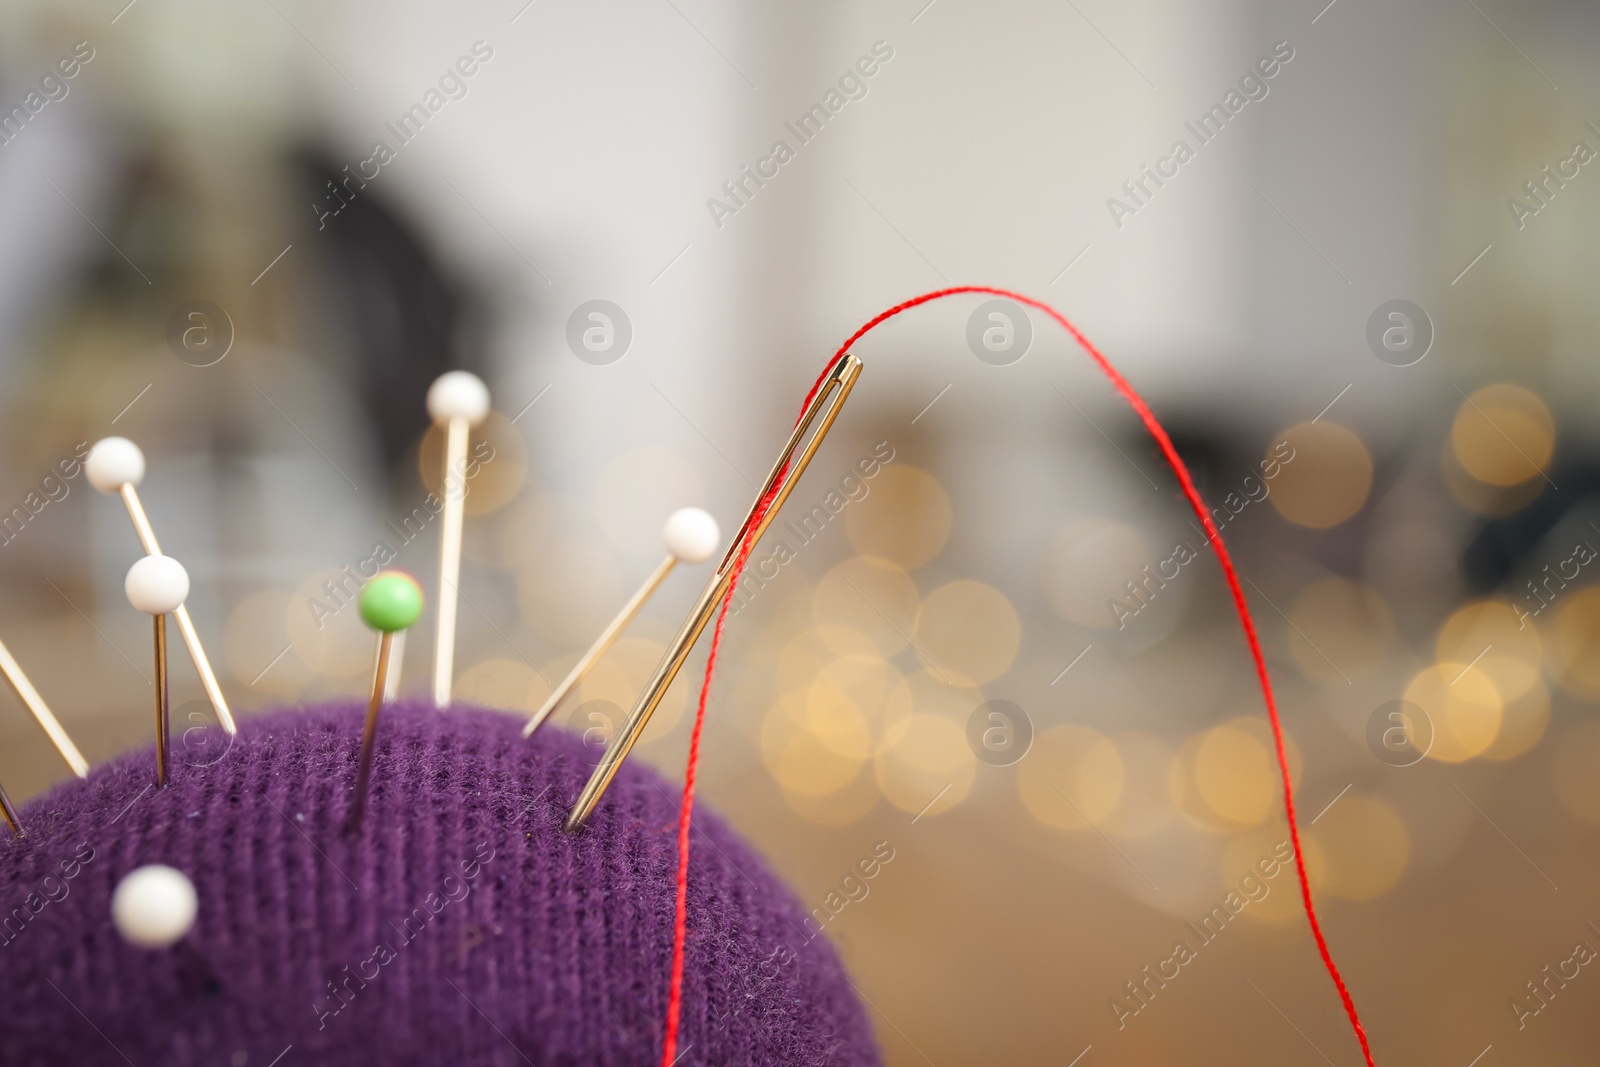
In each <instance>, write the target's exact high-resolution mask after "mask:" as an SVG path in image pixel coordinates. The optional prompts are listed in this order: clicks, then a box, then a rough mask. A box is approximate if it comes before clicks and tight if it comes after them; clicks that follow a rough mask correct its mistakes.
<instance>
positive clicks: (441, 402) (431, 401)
mask: <svg viewBox="0 0 1600 1067" xmlns="http://www.w3.org/2000/svg"><path fill="white" fill-rule="evenodd" d="M428 414H429V415H430V416H432V418H433V421H434V422H449V421H450V420H451V419H466V420H467V421H468V422H469V423H471V424H472V425H474V426H476V425H477V424H478V423H480V422H482V421H483V420H484V419H485V418H486V417H487V416H488V414H489V387H488V386H487V385H484V384H483V379H482V378H479V377H478V376H477V375H476V374H472V373H470V372H468V371H464V370H453V371H450V372H448V373H446V374H441V375H439V377H438V378H436V379H434V383H433V384H432V385H430V386H429V387H428Z"/></svg>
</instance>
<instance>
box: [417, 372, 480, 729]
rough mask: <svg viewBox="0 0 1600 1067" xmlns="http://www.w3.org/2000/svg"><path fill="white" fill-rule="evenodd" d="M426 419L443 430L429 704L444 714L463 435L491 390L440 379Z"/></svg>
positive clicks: (457, 378) (472, 381)
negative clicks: (441, 507) (436, 608)
mask: <svg viewBox="0 0 1600 1067" xmlns="http://www.w3.org/2000/svg"><path fill="white" fill-rule="evenodd" d="M428 414H429V415H430V416H431V417H432V418H433V421H434V422H435V423H443V424H444V427H445V438H444V441H445V444H444V484H443V486H442V489H443V492H444V518H443V521H442V522H441V523H440V527H439V631H438V636H437V637H436V638H435V640H434V646H433V703H434V706H435V707H440V708H442V707H445V706H446V705H448V704H449V703H450V689H451V686H452V684H453V682H454V675H455V656H456V607H457V604H456V601H457V599H458V594H457V592H456V587H457V586H458V585H459V584H460V582H461V527H462V524H463V520H464V519H465V516H466V497H467V474H466V468H467V435H468V431H469V430H470V429H471V428H472V427H473V426H476V425H478V424H479V423H481V422H482V421H483V420H484V419H485V418H487V417H488V415H489V387H488V386H486V385H484V384H483V380H482V379H481V378H479V377H478V376H477V375H475V374H471V373H469V372H467V371H464V370H453V371H450V372H449V373H447V374H442V375H440V376H439V377H438V378H437V379H436V380H435V381H434V383H433V385H431V386H429V387H428ZM453 483H454V487H453V488H452V484H453Z"/></svg>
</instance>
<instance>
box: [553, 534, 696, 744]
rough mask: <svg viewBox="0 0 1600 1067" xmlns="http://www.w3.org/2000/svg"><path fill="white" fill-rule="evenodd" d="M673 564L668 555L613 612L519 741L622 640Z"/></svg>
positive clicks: (672, 557)
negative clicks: (618, 639)
mask: <svg viewBox="0 0 1600 1067" xmlns="http://www.w3.org/2000/svg"><path fill="white" fill-rule="evenodd" d="M677 563H678V557H676V556H674V555H672V554H670V553H669V554H668V555H667V558H666V559H664V560H662V561H661V563H660V565H659V566H657V567H656V569H655V571H654V572H652V573H651V575H650V577H648V578H646V579H645V580H644V584H643V585H641V586H640V587H639V591H638V592H637V593H634V594H633V597H632V598H631V599H630V600H629V601H628V602H627V603H626V604H624V605H622V610H621V611H619V612H617V617H616V618H614V619H612V620H611V623H610V625H608V626H607V627H606V628H605V630H604V631H602V632H601V634H600V636H599V637H597V638H595V642H594V644H593V645H591V646H590V648H589V651H587V652H585V653H584V654H583V658H582V659H580V660H578V662H577V663H576V664H574V665H573V668H572V670H570V671H568V672H567V676H566V677H565V678H563V679H561V684H560V685H558V686H556V687H555V689H554V690H553V691H552V692H551V693H550V695H549V697H547V698H546V699H545V702H544V706H543V707H541V708H540V709H539V710H538V711H536V712H534V713H533V717H532V718H531V719H529V720H528V725H526V726H524V727H523V728H522V736H523V737H530V736H532V734H533V732H534V731H535V730H537V729H538V728H539V726H540V725H541V724H542V723H543V722H544V721H545V720H546V719H548V718H549V717H550V713H551V712H552V711H555V710H556V708H557V707H558V706H559V705H560V703H561V702H562V701H563V700H565V699H566V696H567V694H568V693H570V692H572V689H573V687H574V686H576V685H577V684H578V683H579V682H581V681H583V679H584V676H585V675H587V674H588V673H589V669H590V668H591V667H593V666H594V665H595V663H596V662H598V661H599V659H600V657H601V656H603V655H605V654H606V651H607V650H608V649H610V648H611V646H612V645H613V644H615V643H616V640H617V638H618V637H620V636H622V631H623V630H626V629H627V628H628V624H629V623H631V622H632V621H633V618H634V616H635V615H638V614H639V609H640V608H642V607H644V604H645V601H647V600H649V599H650V597H651V596H652V595H654V593H655V591H656V589H657V588H659V587H660V585H661V583H662V582H664V581H666V580H667V575H668V574H671V573H672V568H673V567H674V566H676V565H677Z"/></svg>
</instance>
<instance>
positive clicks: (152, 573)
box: [122, 556, 189, 615]
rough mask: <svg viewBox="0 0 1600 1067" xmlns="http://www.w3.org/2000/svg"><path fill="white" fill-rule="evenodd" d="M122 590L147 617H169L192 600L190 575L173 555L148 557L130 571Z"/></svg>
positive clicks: (129, 601) (130, 568) (129, 569)
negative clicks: (186, 601)
mask: <svg viewBox="0 0 1600 1067" xmlns="http://www.w3.org/2000/svg"><path fill="white" fill-rule="evenodd" d="M122 588H123V589H124V590H125V591H126V592H127V594H128V603H130V604H132V605H133V606H134V607H136V608H138V609H139V610H140V611H142V612H144V613H145V614H146V615H168V614H171V613H172V612H174V611H177V610H178V608H179V607H181V606H182V604H183V602H184V601H185V600H187V599H189V572H188V571H186V570H184V569H183V564H181V563H179V562H178V561H177V560H175V559H173V558H172V557H171V556H145V557H144V558H143V559H141V560H139V562H137V563H135V564H134V565H133V566H131V567H129V568H128V578H127V580H126V581H124V582H123V583H122Z"/></svg>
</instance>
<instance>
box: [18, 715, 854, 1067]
mask: <svg viewBox="0 0 1600 1067" xmlns="http://www.w3.org/2000/svg"><path fill="white" fill-rule="evenodd" d="M362 711H363V709H362V708H361V707H359V706H357V705H355V704H353V703H352V704H334V705H327V706H318V707H313V708H307V709H301V710H292V711H281V712H276V713H273V714H270V715H264V716H259V717H255V718H250V719H246V720H244V721H242V722H241V723H240V724H239V734H238V736H237V737H235V738H233V739H232V740H231V743H230V741H229V739H228V738H226V737H224V736H223V735H221V734H220V732H218V731H216V730H215V729H210V730H206V731H203V732H200V731H191V733H189V734H188V735H184V736H183V737H178V736H175V737H174V739H173V759H172V766H173V770H172V784H171V785H170V787H169V788H167V789H165V790H158V789H156V788H155V786H154V783H155V755H154V752H153V750H144V751H140V752H135V753H132V754H130V755H127V756H124V757H123V758H121V759H118V760H117V761H115V762H113V763H110V764H107V765H106V766H103V767H100V768H98V769H96V770H95V771H93V772H92V773H91V774H90V775H89V777H88V779H87V780H86V781H76V780H74V781H71V782H68V783H66V784H64V785H61V786H59V787H57V788H55V789H54V790H52V791H51V792H49V793H47V794H45V795H44V796H42V797H40V798H38V799H37V800H35V801H34V802H33V803H31V804H28V805H27V806H25V807H24V809H23V812H22V818H23V825H24V826H26V827H27V830H28V833H27V836H26V837H25V838H22V839H20V840H15V841H12V842H10V843H8V844H0V922H3V934H0V968H3V972H4V974H5V977H6V991H5V995H4V996H3V997H0V1063H3V1064H5V1065H7V1067H23V1065H31V1064H74V1065H92V1064H128V1063H131V1064H134V1065H136V1067H151V1065H156V1064H175V1065H188V1064H196V1065H198V1064H207V1065H222V1064H231V1065H233V1067H268V1065H269V1064H272V1063H273V1062H274V1058H275V1057H278V1056H280V1055H281V1056H283V1059H282V1060H281V1062H280V1063H279V1065H278V1067H296V1065H298V1064H307V1063H315V1064H333V1065H346V1064H380V1063H381V1064H428V1065H430V1067H437V1065H438V1064H441V1063H448V1064H450V1065H452V1067H476V1065H480V1064H483V1065H488V1064H525V1063H531V1064H535V1065H537V1067H555V1065H578V1064H582V1065H585V1067H591V1065H598V1064H604V1065H611V1064H626V1065H640V1067H655V1065H656V1063H657V1061H658V1059H659V1056H660V1049H661V1041H662V1026H663V1019H664V1016H665V1012H666V1000H667V979H668V976H669V972H670V964H671V953H672V940H673V938H672V926H673V899H674V897H673V894H674V891H675V884H674V875H675V872H676V852H675V847H676V831H677V818H678V796H679V789H678V788H677V787H675V786H673V785H670V784H668V783H667V782H666V781H665V780H663V779H662V778H661V777H660V776H659V775H657V774H655V773H654V772H653V771H650V770H648V769H647V768H644V767H642V766H641V765H640V762H639V761H638V760H633V761H631V762H630V763H628V764H627V765H625V766H624V767H623V768H622V770H621V772H620V773H619V774H618V776H617V778H616V780H615V782H614V783H613V784H612V786H611V789H610V790H609V791H608V792H607V794H606V798H605V802H604V803H603V804H601V806H600V807H599V809H598V810H597V811H596V812H595V814H594V816H593V818H592V819H591V820H590V822H589V825H588V827H587V828H586V829H585V830H584V831H582V832H580V833H576V834H569V833H567V832H565V831H564V830H563V829H562V828H561V824H562V820H563V819H564V818H565V816H566V812H567V808H568V806H569V804H570V802H571V801H572V799H573V798H574V797H575V796H577V794H578V792H579V790H580V789H581V788H582V786H583V783H584V781H585V780H586V779H587V777H588V775H589V772H590V770H591V768H592V767H593V765H594V763H595V760H596V755H595V753H594V752H593V751H591V750H590V749H589V748H587V747H585V745H584V744H583V743H582V741H581V740H580V739H579V738H577V737H576V736H574V735H572V734H570V733H567V732H564V731H561V730H559V729H554V728H550V727H547V728H546V729H544V730H542V731H540V732H539V733H538V734H536V735H535V736H534V737H533V738H532V739H531V740H525V739H523V738H522V737H521V736H520V728H521V725H522V720H521V719H519V718H514V717H512V716H509V715H506V714H504V713H500V712H493V711H487V710H484V709H481V708H472V707H463V706H456V707H453V708H451V709H449V710H447V711H444V712H440V711H436V710H435V709H434V708H433V707H432V706H431V705H423V704H421V703H415V702H398V703H395V704H390V705H386V706H385V707H384V709H383V711H382V717H381V720H380V723H379V730H378V741H377V747H376V756H375V762H374V767H373V777H372V782H373V789H372V795H371V797H370V798H369V804H368V808H367V813H366V818H365V822H364V823H363V825H362V826H361V828H360V829H359V830H358V831H355V832H349V831H347V830H346V829H345V818H346V815H347V813H348V811H349V809H350V805H351V800H352V791H353V783H354V780H355V767H356V759H357V751H358V748H359V744H360V733H361V716H362ZM693 847H694V853H693V864H692V867H691V870H690V880H689V912H688V914H689V939H688V948H687V963H686V968H685V993H684V997H685V999H684V1008H683V1029H682V1036H681V1038H680V1042H679V1048H680V1049H683V1050H684V1055H683V1057H682V1059H681V1063H682V1064H684V1065H685V1067H689V1065H693V1064H711V1065H723V1064H726V1065H730V1067H731V1065H740V1067H744V1065H749V1064H762V1065H767V1064H782V1065H814V1064H830V1065H840V1067H855V1065H869V1064H870V1065H876V1064H878V1063H880V1058H879V1054H878V1052H877V1049H876V1047H875V1045H874V1043H873V1039H872V1034H871V1027H870V1025H869V1023H868V1020H867V1018H866V1015H865V1013H864V1011H863V1009H862V1007H861V1005H860V1003H859V1001H858V1000H857V999H856V997H855V995H854V994H853V992H852V990H851V987H850V984H849V982H848V979H847V978H846V977H845V973H844V971H843V969H842V967H841V965H840V963H839V961H838V958H837V957H836V956H835V955H834V953H833V950H832V948H831V947H830V946H829V945H828V944H827V942H826V940H825V939H823V938H816V939H809V940H808V939H807V938H806V937H805V934H804V931H805V929H806V927H805V919H806V913H805V911H804V909H803V908H802V907H801V906H800V905H799V904H798V903H797V902H796V901H795V899H794V898H793V896H792V895H791V894H790V893H789V891H788V890H787V889H786V888H785V887H784V886H783V885H782V883H780V882H779V881H778V879H777V878H776V877H775V876H774V875H773V874H772V873H771V872H770V871H769V870H768V869H767V867H766V865H765V864H764V863H763V862H762V861H761V860H760V859H759V858H758V857H757V856H756V855H755V853H754V852H753V851H752V850H751V849H750V848H749V846H747V845H746V844H745V843H744V842H743V841H742V840H741V839H740V838H739V837H738V836H737V835H735V834H734V833H733V832H732V831H730V830H729V829H727V827H726V826H725V825H723V824H722V823H721V822H720V820H718V819H716V818H715V817H714V816H709V815H708V816H706V817H704V818H697V819H696V821H695V835H694V841H693ZM150 863H164V864H168V865H170V866H172V867H176V868H177V869H178V870H180V871H183V872H184V873H185V874H187V875H188V876H189V878H190V879H191V880H192V881H193V882H194V885H195V889H196V891H197V892H198V895H199V902H200V908H199V917H198V919H197V920H196V922H195V926H194V929H193V930H192V931H191V932H190V934H189V936H188V937H187V938H186V939H185V940H184V941H182V942H180V943H179V944H178V945H177V946H176V947H174V948H172V949H166V950H158V951H150V950H145V949H139V948H135V947H133V946H131V945H129V944H127V943H125V942H124V941H123V940H122V938H121V937H120V936H119V935H118V934H117V933H116V931H115V929H114V928H113V927H112V924H111V919H110V901H111V894H112V891H113V890H114V889H115V887H116V885H117V882H118V881H119V880H120V879H121V878H122V877H123V876H124V875H126V874H127V873H128V872H129V871H130V870H132V869H134V868H136V867H139V866H142V865H144V864H150ZM791 946H793V947H791ZM291 1047H292V1051H287V1053H286V1050H289V1049H291Z"/></svg>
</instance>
